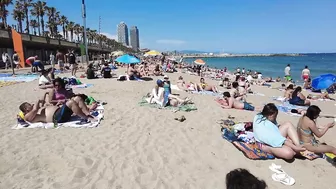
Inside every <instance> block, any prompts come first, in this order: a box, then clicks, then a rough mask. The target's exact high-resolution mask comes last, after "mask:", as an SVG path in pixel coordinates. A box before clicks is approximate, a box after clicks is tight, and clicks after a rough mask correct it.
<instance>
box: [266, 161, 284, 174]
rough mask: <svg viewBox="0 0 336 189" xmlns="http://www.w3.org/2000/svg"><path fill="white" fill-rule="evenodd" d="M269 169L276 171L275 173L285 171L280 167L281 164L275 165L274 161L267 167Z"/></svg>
mask: <svg viewBox="0 0 336 189" xmlns="http://www.w3.org/2000/svg"><path fill="white" fill-rule="evenodd" d="M268 168H269V169H270V170H271V171H273V172H275V173H277V174H282V173H285V171H284V170H282V169H281V165H276V164H274V163H272V164H271V165H270V166H269V167H268ZM285 174H286V173H285Z"/></svg>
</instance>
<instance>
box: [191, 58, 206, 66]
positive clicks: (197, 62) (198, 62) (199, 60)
mask: <svg viewBox="0 0 336 189" xmlns="http://www.w3.org/2000/svg"><path fill="white" fill-rule="evenodd" d="M194 63H195V64H197V65H201V66H203V65H205V62H204V60H202V59H197V60H195V61H194Z"/></svg>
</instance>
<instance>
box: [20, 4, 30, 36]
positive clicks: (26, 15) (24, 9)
mask: <svg viewBox="0 0 336 189" xmlns="http://www.w3.org/2000/svg"><path fill="white" fill-rule="evenodd" d="M18 2H19V3H20V4H21V5H22V8H23V12H24V16H25V18H26V29H25V30H26V32H27V33H28V34H29V8H30V7H31V6H32V3H33V0H18Z"/></svg>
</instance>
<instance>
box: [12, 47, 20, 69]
mask: <svg viewBox="0 0 336 189" xmlns="http://www.w3.org/2000/svg"><path fill="white" fill-rule="evenodd" d="M13 63H14V64H15V67H16V69H19V67H20V57H19V54H18V53H17V52H16V51H14V54H13Z"/></svg>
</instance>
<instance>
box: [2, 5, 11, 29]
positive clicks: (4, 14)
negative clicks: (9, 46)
mask: <svg viewBox="0 0 336 189" xmlns="http://www.w3.org/2000/svg"><path fill="white" fill-rule="evenodd" d="M11 4H13V0H0V17H1V19H2V22H3V24H4V26H5V27H6V28H7V16H8V10H7V7H8V6H9V5H11Z"/></svg>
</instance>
